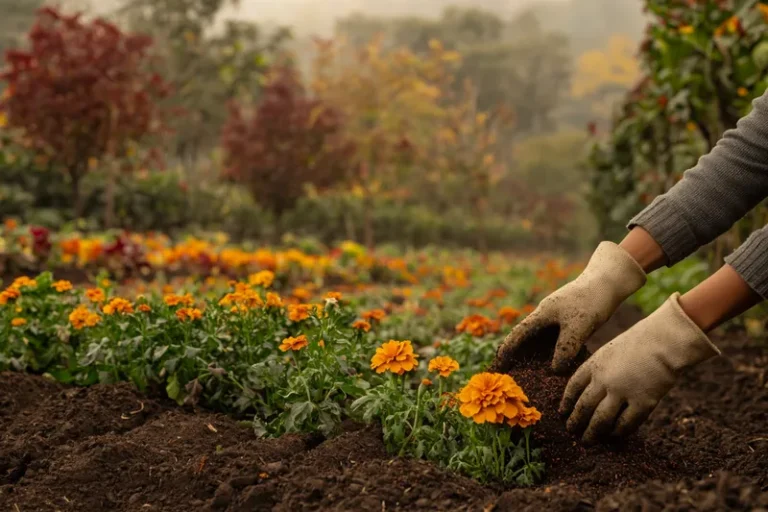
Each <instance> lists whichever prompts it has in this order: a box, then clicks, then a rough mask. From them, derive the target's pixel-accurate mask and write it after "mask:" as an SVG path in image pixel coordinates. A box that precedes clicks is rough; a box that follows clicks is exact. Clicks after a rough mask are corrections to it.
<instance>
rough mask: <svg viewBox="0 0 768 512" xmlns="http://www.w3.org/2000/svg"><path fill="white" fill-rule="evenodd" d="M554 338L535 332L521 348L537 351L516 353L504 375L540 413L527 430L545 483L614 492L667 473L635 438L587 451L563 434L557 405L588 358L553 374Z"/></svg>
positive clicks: (548, 331)
mask: <svg viewBox="0 0 768 512" xmlns="http://www.w3.org/2000/svg"><path fill="white" fill-rule="evenodd" d="M557 334H558V332H557V329H556V328H553V329H545V330H544V331H542V332H540V333H538V336H540V337H541V339H539V340H536V341H534V342H533V343H529V344H527V345H528V346H529V347H538V348H539V350H538V351H536V352H533V351H531V350H527V351H523V352H522V353H518V357H517V358H516V360H515V362H514V363H513V364H512V368H511V369H510V370H509V372H508V373H509V375H511V376H512V377H513V378H514V379H515V381H516V382H517V383H518V384H519V385H520V386H521V387H522V388H523V391H524V392H525V394H526V395H527V396H528V399H529V400H530V403H531V405H533V406H534V407H536V408H537V409H538V410H539V411H540V412H541V420H540V421H539V423H537V424H536V425H535V426H534V427H533V439H534V440H535V442H536V444H537V446H539V447H541V449H542V458H543V461H544V463H545V464H546V473H547V481H548V482H559V481H563V480H567V481H568V482H569V483H584V484H589V485H591V486H603V485H605V486H609V487H615V486H616V485H628V484H637V483H641V482H645V481H647V480H649V479H653V478H663V477H664V476H666V475H668V474H671V473H672V470H673V468H672V467H671V466H670V464H669V461H668V460H665V459H664V458H659V457H655V456H653V455H652V454H650V453H648V451H647V450H646V447H645V443H644V442H643V440H642V439H641V438H639V437H637V436H633V437H631V438H629V439H627V440H623V441H616V440H613V441H610V442H607V443H606V444H602V445H597V446H591V447H587V446H585V445H583V444H582V443H581V440H580V438H579V437H577V436H574V435H572V434H570V433H569V432H568V431H567V430H566V429H565V421H566V418H563V417H562V416H561V415H560V413H559V412H558V408H559V406H560V400H561V399H562V396H563V392H564V391H565V387H566V385H567V384H568V380H569V379H570V376H571V375H572V374H573V372H574V371H575V370H576V368H578V366H579V365H581V364H582V363H583V362H584V361H586V360H587V359H588V358H589V356H590V353H589V351H588V350H587V349H586V347H585V348H583V349H582V350H581V352H580V353H579V355H578V356H577V358H576V361H575V362H574V365H573V366H572V368H571V369H570V371H569V372H568V373H567V374H564V375H558V374H555V373H554V372H553V371H552V368H551V360H552V353H553V352H554V341H555V340H556V339H557ZM542 347H543V349H542ZM550 348H551V350H550Z"/></svg>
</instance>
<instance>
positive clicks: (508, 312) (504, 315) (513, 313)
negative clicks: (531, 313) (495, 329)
mask: <svg viewBox="0 0 768 512" xmlns="http://www.w3.org/2000/svg"><path fill="white" fill-rule="evenodd" d="M498 314H499V318H500V319H501V321H502V322H504V323H507V324H512V323H515V320H517V319H518V318H520V315H521V314H522V313H521V312H520V310H518V309H515V308H513V307H511V306H504V307H502V308H501V309H499V313H498Z"/></svg>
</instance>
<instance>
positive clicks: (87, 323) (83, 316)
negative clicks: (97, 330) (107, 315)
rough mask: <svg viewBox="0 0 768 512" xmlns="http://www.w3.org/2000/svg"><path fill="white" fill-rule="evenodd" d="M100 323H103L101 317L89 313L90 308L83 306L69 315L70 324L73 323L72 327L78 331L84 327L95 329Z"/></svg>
mask: <svg viewBox="0 0 768 512" xmlns="http://www.w3.org/2000/svg"><path fill="white" fill-rule="evenodd" d="M99 321H101V318H99V315H97V314H96V313H93V312H92V311H89V310H88V308H87V307H86V306H84V305H82V304H81V305H80V306H78V307H77V308H75V310H74V311H72V313H70V314H69V323H71V324H72V327H74V328H75V329H76V330H78V331H79V330H80V329H82V328H84V327H93V326H95V325H96V324H98V323H99Z"/></svg>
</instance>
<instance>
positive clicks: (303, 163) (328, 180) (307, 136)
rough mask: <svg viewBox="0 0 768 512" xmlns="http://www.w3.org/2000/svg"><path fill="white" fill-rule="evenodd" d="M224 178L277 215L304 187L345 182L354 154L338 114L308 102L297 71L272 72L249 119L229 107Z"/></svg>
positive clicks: (241, 108)
mask: <svg viewBox="0 0 768 512" xmlns="http://www.w3.org/2000/svg"><path fill="white" fill-rule="evenodd" d="M222 146H223V148H224V151H225V153H226V156H225V170H224V172H225V176H226V177H227V178H229V179H231V180H233V181H237V182H239V183H242V184H244V185H245V186H246V187H247V188H248V189H249V190H250V191H251V193H252V194H253V197H254V199H256V201H257V202H258V203H260V204H261V205H263V206H264V207H265V208H268V209H269V210H271V211H273V212H274V213H276V214H278V215H279V214H281V213H283V212H284V211H285V210H287V209H288V208H290V207H291V206H293V204H294V203H295V202H296V201H297V200H298V199H299V197H301V196H302V194H303V192H304V188H305V186H307V185H312V186H314V187H316V188H320V189H322V188H325V187H328V186H330V185H333V184H334V183H337V182H339V181H342V180H344V179H346V177H347V176H348V173H349V171H350V165H351V161H352V160H351V157H352V154H353V151H354V146H353V145H352V143H351V142H350V141H349V140H348V139H347V138H346V137H345V136H344V132H343V117H342V114H341V112H340V111H339V110H337V109H335V108H333V107H331V106H329V105H327V104H325V103H324V102H322V101H321V100H319V99H316V98H313V97H310V96H309V95H308V94H307V92H306V91H305V89H304V87H303V86H302V84H301V82H300V80H299V78H298V76H297V73H296V71H295V70H293V69H291V68H289V67H278V68H276V69H274V70H273V72H272V75H271V76H270V78H269V82H268V83H267V85H266V86H265V88H264V91H263V96H262V99H261V101H260V102H259V104H258V106H257V107H256V109H255V111H253V112H252V113H251V112H250V111H249V109H248V108H247V107H245V106H242V105H238V104H235V103H233V104H232V105H231V106H230V117H229V120H228V121H227V124H226V125H225V126H224V130H223V136H222Z"/></svg>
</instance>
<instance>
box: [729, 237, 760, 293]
mask: <svg viewBox="0 0 768 512" xmlns="http://www.w3.org/2000/svg"><path fill="white" fill-rule="evenodd" d="M725 262H726V263H727V264H729V265H730V266H732V267H733V268H734V269H735V270H736V272H738V273H739V275H740V276H741V277H742V279H744V281H746V282H747V284H748V285H749V286H750V288H752V289H753V290H754V291H755V292H757V293H758V294H759V295H760V296H761V297H762V298H763V299H766V298H768V229H766V228H763V229H761V230H759V231H755V232H754V233H752V234H751V235H750V237H749V238H747V241H746V242H744V243H743V244H741V246H739V248H738V249H736V250H735V251H734V252H733V253H731V254H730V255H728V256H727V257H726V258H725Z"/></svg>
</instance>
